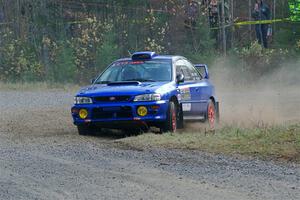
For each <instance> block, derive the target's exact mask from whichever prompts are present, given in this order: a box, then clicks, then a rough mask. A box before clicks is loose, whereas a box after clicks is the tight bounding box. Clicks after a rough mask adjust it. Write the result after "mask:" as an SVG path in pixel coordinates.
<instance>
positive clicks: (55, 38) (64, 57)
mask: <svg viewBox="0 0 300 200" xmlns="http://www.w3.org/2000/svg"><path fill="white" fill-rule="evenodd" d="M196 2H197V3H198V7H197V16H196V20H195V22H196V23H195V26H190V25H189V24H187V20H188V18H189V16H188V14H187V12H186V11H187V9H188V6H189V4H188V3H187V1H185V0H144V1H141V0H121V1H120V0H76V1H75V0H51V1H50V0H13V1H12V0H0V82H60V83H87V82H88V81H89V80H90V79H92V78H94V76H95V75H96V74H99V73H100V72H101V71H102V70H103V69H105V67H106V66H107V65H109V64H110V63H111V62H112V61H113V60H114V59H116V58H119V57H127V56H129V55H130V52H135V51H141V50H151V51H156V52H157V53H160V54H178V55H183V56H185V57H187V58H188V59H190V60H192V61H193V62H195V63H207V64H209V65H212V68H213V67H214V66H215V62H216V59H217V58H224V57H225V58H226V60H227V61H226V64H224V66H226V67H230V68H231V69H230V70H232V69H233V70H235V71H238V72H241V73H242V74H243V76H244V77H245V79H247V80H249V81H253V80H255V79H256V78H257V77H259V76H262V75H264V74H268V73H271V72H272V71H274V70H276V69H278V68H281V67H283V66H284V65H285V64H286V63H287V62H288V63H297V62H299V59H300V23H297V22H294V23H290V22H281V23H276V24H272V25H271V26H272V28H273V36H272V37H271V38H269V40H270V48H268V49H263V48H262V47H261V46H260V45H259V44H257V43H256V42H255V40H256V37H255V31H254V30H255V28H254V25H252V26H251V25H246V26H240V27H236V26H227V28H226V35H227V36H226V37H227V38H226V41H227V49H226V50H227V54H226V55H224V49H222V37H221V36H220V35H221V29H218V28H215V27H214V28H212V27H211V24H209V17H208V15H209V14H208V8H207V3H205V1H202V0H199V1H196ZM232 2H233V5H232V6H231V9H232V10H231V11H232V14H233V16H231V15H230V17H229V18H230V19H229V18H228V19H227V21H226V23H229V21H247V20H251V18H249V10H251V9H252V8H251V7H252V6H254V0H252V4H251V7H249V6H250V5H249V0H234V1H232ZM266 2H267V3H268V4H269V6H270V7H271V9H272V10H274V4H273V3H274V2H276V4H275V6H276V18H279V19H282V18H287V17H289V15H290V11H289V7H288V1H287V0H279V1H273V0H269V1H267V0H266ZM273 14H274V13H273ZM273 18H274V16H273ZM219 25H220V24H219ZM293 67H297V65H294V66H293ZM298 67H299V66H298ZM291 70H293V69H292V68H291Z"/></svg>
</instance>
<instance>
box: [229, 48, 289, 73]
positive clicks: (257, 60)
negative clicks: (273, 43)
mask: <svg viewBox="0 0 300 200" xmlns="http://www.w3.org/2000/svg"><path fill="white" fill-rule="evenodd" d="M234 54H235V55H236V56H238V58H239V59H240V60H241V63H242V70H243V71H244V72H246V73H249V74H250V75H251V77H252V78H253V79H256V78H259V77H261V76H262V75H264V74H266V73H268V72H271V71H272V70H274V69H277V68H278V67H280V66H281V65H282V64H283V63H284V62H286V61H287V59H288V58H289V57H288V55H289V50H288V49H264V48H263V47H262V46H261V45H260V44H258V43H257V42H254V43H252V44H251V45H250V46H249V47H244V48H242V49H235V52H234Z"/></svg>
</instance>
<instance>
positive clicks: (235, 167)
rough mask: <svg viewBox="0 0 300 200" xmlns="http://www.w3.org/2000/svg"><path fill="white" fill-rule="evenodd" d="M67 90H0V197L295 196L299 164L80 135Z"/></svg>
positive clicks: (298, 193)
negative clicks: (131, 144)
mask: <svg viewBox="0 0 300 200" xmlns="http://www.w3.org/2000/svg"><path fill="white" fill-rule="evenodd" d="M72 99H73V96H72V94H71V93H68V92H64V91H59V90H49V91H39V92H19V91H5V92H3V91H0V110H1V115H0V199H172V200H173V199H205V200H209V199H214V200H215V199H278V200H279V199H280V200H281V199H299V198H300V166H299V165H293V164H275V163H273V162H266V161H259V160H255V159H246V158H238V157H236V158H233V157H226V156H222V155H211V154H206V153H203V152H194V151H179V150H163V149H149V150H144V151H140V150H134V149H128V148H126V147H120V146H119V144H118V142H117V139H118V138H119V136H118V135H108V136H104V135H102V136H96V137H82V136H79V135H78V134H77V131H76V129H75V127H74V126H73V125H72V121H71V117H70V113H69V112H70V111H69V109H70V105H71V103H72Z"/></svg>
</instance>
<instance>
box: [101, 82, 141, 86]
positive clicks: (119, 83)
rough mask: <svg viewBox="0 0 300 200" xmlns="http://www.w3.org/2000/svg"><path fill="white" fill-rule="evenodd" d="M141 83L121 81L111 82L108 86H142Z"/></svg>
mask: <svg viewBox="0 0 300 200" xmlns="http://www.w3.org/2000/svg"><path fill="white" fill-rule="evenodd" d="M141 84H142V83H141V82H139V81H121V82H111V83H108V84H107V85H108V86H118V85H141Z"/></svg>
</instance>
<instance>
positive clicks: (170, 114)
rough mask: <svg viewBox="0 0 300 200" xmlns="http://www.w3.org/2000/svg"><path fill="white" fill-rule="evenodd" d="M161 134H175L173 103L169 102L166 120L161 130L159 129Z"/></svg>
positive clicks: (175, 124) (175, 120)
mask: <svg viewBox="0 0 300 200" xmlns="http://www.w3.org/2000/svg"><path fill="white" fill-rule="evenodd" d="M160 130H161V131H160V132H161V133H165V132H171V133H175V132H176V130H177V109H176V106H175V103H174V102H173V101H170V103H169V106H168V111H167V119H166V121H165V122H164V123H163V125H162V128H161V129H160Z"/></svg>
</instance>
